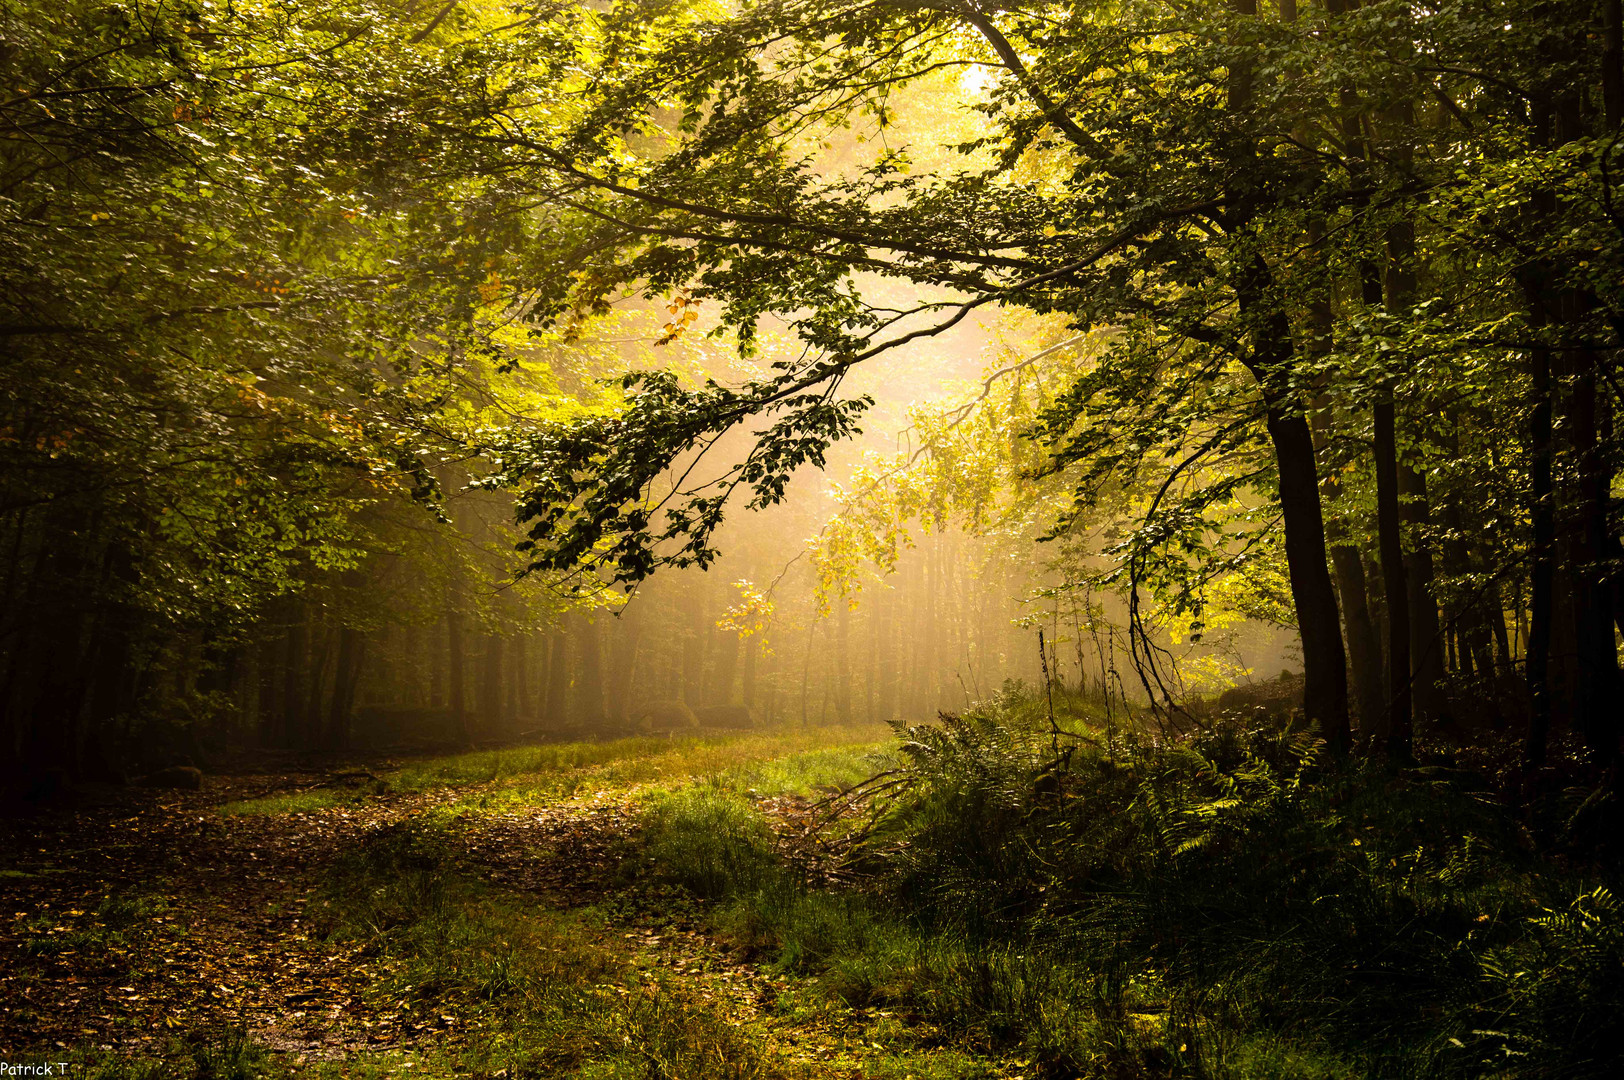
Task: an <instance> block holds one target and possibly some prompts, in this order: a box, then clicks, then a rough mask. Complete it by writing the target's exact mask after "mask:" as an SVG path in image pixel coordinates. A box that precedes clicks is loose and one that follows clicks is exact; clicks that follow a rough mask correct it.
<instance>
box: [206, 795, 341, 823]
mask: <svg viewBox="0 0 1624 1080" xmlns="http://www.w3.org/2000/svg"><path fill="white" fill-rule="evenodd" d="M363 797H364V796H363V795H362V794H361V793H359V792H355V791H346V790H344V789H341V788H316V789H315V790H313V791H288V792H280V793H278V794H275V795H265V796H262V797H260V798H258V799H239V800H237V801H235V802H228V803H224V804H222V805H221V806H220V807H219V808H218V813H221V814H225V815H227V816H228V817H255V816H259V815H268V814H311V813H315V812H316V811H318V810H327V809H330V808H332V807H334V806H354V805H356V804H357V803H359V802H360V801H361V800H362V798H363Z"/></svg>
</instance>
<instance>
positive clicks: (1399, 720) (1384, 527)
mask: <svg viewBox="0 0 1624 1080" xmlns="http://www.w3.org/2000/svg"><path fill="white" fill-rule="evenodd" d="M1371 416H1372V420H1373V422H1374V428H1375V439H1374V442H1375V452H1376V534H1377V548H1378V551H1379V553H1380V557H1381V568H1382V585H1383V587H1384V590H1385V592H1386V599H1387V602H1386V605H1385V609H1386V613H1387V683H1388V685H1387V703H1388V709H1387V723H1386V725H1385V727H1384V729H1383V730H1382V732H1381V736H1382V743H1383V746H1382V749H1383V750H1384V751H1385V752H1386V753H1387V754H1388V756H1390V757H1393V758H1395V759H1398V760H1401V761H1403V760H1407V759H1409V757H1410V756H1411V754H1412V751H1413V748H1414V731H1415V716H1414V713H1413V712H1412V711H1411V698H1410V598H1409V592H1408V589H1407V587H1406V581H1405V571H1404V539H1403V536H1402V534H1401V533H1400V527H1401V525H1400V513H1399V503H1398V446H1397V438H1396V434H1395V432H1394V418H1393V389H1392V386H1391V385H1390V384H1389V385H1384V386H1382V387H1381V388H1380V389H1378V390H1377V397H1376V403H1375V404H1374V405H1373V406H1372V407H1371Z"/></svg>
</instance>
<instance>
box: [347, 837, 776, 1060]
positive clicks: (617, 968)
mask: <svg viewBox="0 0 1624 1080" xmlns="http://www.w3.org/2000/svg"><path fill="white" fill-rule="evenodd" d="M442 830H443V826H436V825H435V824H434V823H433V822H430V821H418V822H414V823H411V824H409V825H404V826H398V827H393V828H388V829H383V830H380V831H379V832H378V833H377V834H376V835H374V836H373V837H372V838H371V839H370V840H368V842H366V843H365V844H364V845H363V846H362V847H361V849H360V850H359V851H358V852H356V853H354V854H352V855H351V856H349V857H347V858H346V859H344V860H342V861H341V862H340V863H339V864H338V865H337V866H336V867H335V868H334V869H333V871H332V873H331V874H330V875H329V878H328V881H327V884H326V887H325V889H324V890H323V893H322V895H321V897H320V899H319V902H318V904H317V907H316V909H315V911H316V914H317V918H318V920H319V924H320V928H321V932H322V933H323V934H325V935H326V936H327V937H329V938H332V939H350V940H358V941H360V942H362V943H364V944H365V945H366V946H367V948H368V951H369V952H371V953H372V954H374V955H375V956H376V957H377V958H378V959H379V960H380V962H381V963H382V966H383V968H384V970H386V971H387V972H388V974H387V976H386V977H384V978H383V979H381V980H380V981H379V982H378V983H377V984H376V985H375V986H374V988H373V991H372V992H373V993H374V994H376V995H378V997H379V1000H383V1001H404V1002H408V1003H409V1004H410V1005H411V1007H412V1008H413V1009H414V1010H415V1011H416V1012H418V1013H419V1014H421V1015H424V1016H430V1017H432V1016H438V1015H440V1014H442V1013H448V1012H450V1013H455V1015H457V1016H458V1017H460V1018H462V1023H463V1025H464V1028H465V1031H466V1032H467V1034H466V1036H465V1037H463V1038H459V1039H449V1038H448V1039H447V1040H446V1041H445V1042H444V1043H443V1044H442V1045H441V1047H440V1048H439V1050H438V1052H437V1056H438V1057H439V1058H440V1059H441V1060H439V1061H437V1062H435V1063H434V1064H433V1065H432V1066H431V1068H430V1071H433V1072H435V1073H445V1074H452V1073H455V1074H458V1075H462V1074H464V1073H473V1074H475V1075H483V1076H492V1075H496V1076H505V1077H509V1078H513V1080H523V1078H538V1080H539V1078H543V1077H547V1078H553V1077H581V1078H583V1080H584V1078H586V1077H591V1078H593V1080H622V1078H624V1080H633V1078H637V1080H644V1078H647V1080H656V1078H667V1077H670V1078H676V1077H699V1076H705V1077H717V1078H718V1080H757V1078H762V1080H766V1078H770V1077H775V1076H777V1075H779V1073H778V1072H777V1070H775V1069H774V1068H773V1067H772V1066H771V1064H770V1063H769V1060H768V1058H767V1056H766V1054H765V1053H764V1050H763V1047H762V1046H761V1044H760V1042H759V1040H758V1039H757V1038H756V1037H755V1036H754V1035H753V1034H752V1033H751V1032H749V1031H748V1030H746V1029H743V1028H740V1027H736V1026H733V1025H730V1024H727V1023H725V1022H723V1021H722V1020H721V1019H719V1018H718V1017H716V1015H715V1014H714V1012H713V1010H711V1009H709V1008H707V1007H705V1006H704V1005H703V1003H701V1002H697V1001H694V1000H691V999H690V998H689V997H688V996H686V995H685V994H684V993H682V992H681V991H680V990H678V989H674V988H673V987H672V986H671V985H668V984H667V983H665V982H663V981H660V980H653V981H648V980H639V979H638V977H637V974H636V972H635V971H634V969H633V968H632V967H631V966H630V964H629V963H628V958H627V957H626V956H625V955H624V954H623V953H622V952H620V951H617V950H616V949H615V948H614V947H613V946H612V945H611V944H608V943H606V940H605V939H606V937H607V936H608V935H607V934H606V932H605V931H606V928H605V927H604V926H602V925H599V924H598V923H597V922H596V920H595V916H594V915H593V914H592V913H591V912H590V911H588V912H583V913H569V912H560V911H556V910H552V909H549V908H546V907H542V906H538V905H536V904H535V903H534V902H533V901H524V900H521V899H520V898H518V897H516V896H513V895H510V894H504V893H500V892H496V891H493V890H490V889H488V888H487V887H486V886H484V885H483V884H481V883H479V882H477V881H475V880H474V879H472V878H470V877H467V876H464V875H462V874H460V873H458V872H457V871H456V869H455V867H454V865H453V863H452V860H451V858H450V855H449V851H450V845H449V843H448V839H447V836H446V835H445V833H444V832H443V831H442Z"/></svg>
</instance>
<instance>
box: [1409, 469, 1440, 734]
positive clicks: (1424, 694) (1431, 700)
mask: <svg viewBox="0 0 1624 1080" xmlns="http://www.w3.org/2000/svg"><path fill="white" fill-rule="evenodd" d="M1398 488H1399V494H1400V495H1402V496H1403V497H1404V498H1405V502H1404V504H1403V516H1404V519H1405V521H1407V522H1408V523H1409V524H1410V526H1411V533H1410V538H1411V539H1410V550H1409V551H1407V552H1406V553H1405V559H1404V584H1405V595H1406V597H1407V598H1408V599H1409V601H1410V635H1411V637H1410V676H1411V702H1412V707H1413V709H1414V711H1415V714H1416V715H1417V716H1420V717H1425V718H1426V719H1429V720H1435V719H1438V717H1439V716H1440V714H1441V712H1442V709H1443V704H1442V696H1441V693H1440V691H1441V686H1440V683H1441V682H1442V679H1443V648H1444V642H1443V631H1442V629H1441V628H1440V626H1439V624H1438V605H1437V604H1436V603H1435V602H1434V600H1433V597H1432V579H1433V566H1432V549H1431V547H1430V546H1429V545H1428V544H1427V541H1426V537H1425V535H1424V533H1423V532H1422V530H1423V529H1425V528H1426V526H1427V525H1428V524H1429V521H1430V517H1431V510H1430V507H1429V506H1428V503H1427V483H1426V478H1425V477H1423V476H1422V475H1421V474H1420V473H1419V472H1417V471H1416V470H1414V469H1412V468H1410V467H1409V466H1408V465H1401V466H1400V467H1399V473H1398Z"/></svg>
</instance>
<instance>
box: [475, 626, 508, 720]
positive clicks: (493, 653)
mask: <svg viewBox="0 0 1624 1080" xmlns="http://www.w3.org/2000/svg"><path fill="white" fill-rule="evenodd" d="M502 646H503V641H502V639H501V638H500V637H498V636H497V635H495V634H487V635H485V651H484V656H483V660H484V663H482V664H481V665H480V679H479V721H480V726H481V727H482V728H483V729H484V730H485V731H489V732H499V731H501V730H502Z"/></svg>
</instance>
